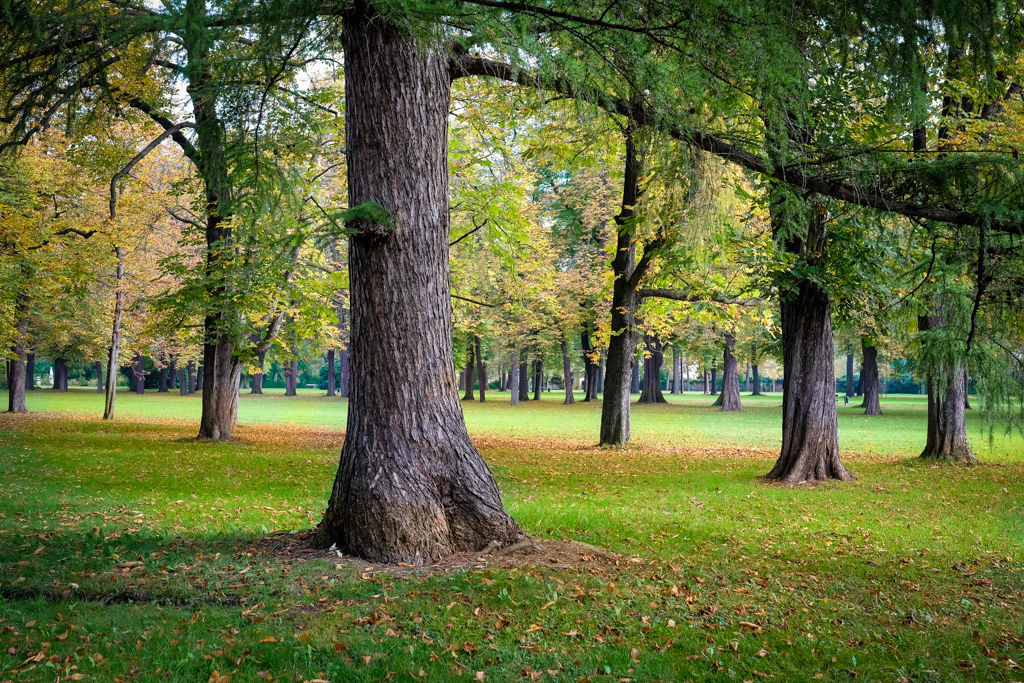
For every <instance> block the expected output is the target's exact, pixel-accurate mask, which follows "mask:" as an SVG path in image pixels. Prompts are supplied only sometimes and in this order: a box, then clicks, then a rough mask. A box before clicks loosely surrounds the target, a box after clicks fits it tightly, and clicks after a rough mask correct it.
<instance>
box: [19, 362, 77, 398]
mask: <svg viewBox="0 0 1024 683" xmlns="http://www.w3.org/2000/svg"><path fill="white" fill-rule="evenodd" d="M22 372H24V370H22ZM24 381H25V380H24V377H22V382H24ZM53 389H54V391H67V390H68V363H67V361H66V360H64V359H63V358H55V359H54V360H53Z"/></svg>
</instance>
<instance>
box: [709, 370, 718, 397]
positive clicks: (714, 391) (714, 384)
mask: <svg viewBox="0 0 1024 683" xmlns="http://www.w3.org/2000/svg"><path fill="white" fill-rule="evenodd" d="M709 384H710V386H709V387H708V391H709V392H710V393H711V395H712V396H717V395H718V365H717V364H716V363H712V364H711V381H710V383H709Z"/></svg>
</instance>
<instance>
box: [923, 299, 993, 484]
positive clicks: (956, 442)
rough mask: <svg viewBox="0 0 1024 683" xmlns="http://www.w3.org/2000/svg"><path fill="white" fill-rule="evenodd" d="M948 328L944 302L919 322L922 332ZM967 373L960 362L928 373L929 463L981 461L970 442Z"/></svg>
mask: <svg viewBox="0 0 1024 683" xmlns="http://www.w3.org/2000/svg"><path fill="white" fill-rule="evenodd" d="M946 324H947V318H946V315H945V313H944V311H943V303H942V302H941V301H939V302H937V303H936V304H935V307H934V311H933V312H932V314H931V315H929V316H920V317H919V318H918V329H919V330H920V331H921V332H930V331H933V330H941V329H942V328H943V327H945V326H946ZM925 343H927V341H926V342H925ZM963 372H964V369H963V361H962V360H960V359H956V360H955V361H943V362H942V363H941V364H940V365H939V366H938V367H936V368H932V369H931V371H930V372H928V436H927V441H926V442H925V447H924V450H923V451H921V457H922V458H924V459H925V460H940V461H946V462H959V463H965V464H973V463H975V462H977V460H978V459H977V458H976V457H975V456H974V452H973V451H972V450H971V445H970V443H969V442H968V440H967V420H966V415H965V412H964V382H963Z"/></svg>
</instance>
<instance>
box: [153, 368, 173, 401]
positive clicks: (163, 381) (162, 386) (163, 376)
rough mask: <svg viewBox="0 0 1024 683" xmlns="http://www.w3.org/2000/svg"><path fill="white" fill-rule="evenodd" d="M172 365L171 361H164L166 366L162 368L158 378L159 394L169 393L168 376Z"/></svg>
mask: <svg viewBox="0 0 1024 683" xmlns="http://www.w3.org/2000/svg"><path fill="white" fill-rule="evenodd" d="M170 372H171V366H170V363H164V366H163V367H162V368H160V372H159V377H158V379H157V387H156V391H157V393H158V394H166V393H167V377H168V375H170Z"/></svg>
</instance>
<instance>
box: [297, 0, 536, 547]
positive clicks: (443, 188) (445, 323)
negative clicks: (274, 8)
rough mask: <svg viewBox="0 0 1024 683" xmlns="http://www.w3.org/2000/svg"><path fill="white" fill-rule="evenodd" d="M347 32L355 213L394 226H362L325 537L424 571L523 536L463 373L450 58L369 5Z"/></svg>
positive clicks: (365, 221)
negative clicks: (471, 413)
mask: <svg viewBox="0 0 1024 683" xmlns="http://www.w3.org/2000/svg"><path fill="white" fill-rule="evenodd" d="M343 25H344V28H343V33H342V37H343V44H344V54H345V90H346V97H345V129H346V138H347V139H346V142H347V150H348V152H347V161H348V181H349V182H348V188H349V206H350V207H360V206H366V203H367V202H371V201H372V202H375V203H376V204H377V205H379V206H380V207H383V208H384V209H385V210H386V211H388V212H389V213H390V214H391V217H392V220H391V221H385V220H383V219H382V218H380V217H378V216H375V215H374V214H375V213H376V212H367V213H368V214H369V215H368V216H367V217H365V218H362V219H360V220H358V221H352V222H350V226H349V227H351V228H353V229H354V230H355V232H356V234H355V235H353V237H352V238H351V241H350V246H349V278H350V282H351V311H352V346H351V351H352V396H351V399H350V403H349V411H348V425H347V428H346V433H345V445H344V447H343V449H342V452H341V458H340V464H339V467H338V474H337V477H336V478H335V481H334V487H333V489H332V492H331V498H330V501H329V503H328V505H327V510H326V512H325V513H324V518H323V520H322V521H321V522H320V526H319V529H318V532H317V543H318V545H320V546H329V545H331V544H336V545H337V548H338V549H339V550H341V551H342V552H345V553H349V554H352V555H358V556H360V557H364V558H367V559H369V560H372V561H375V562H408V563H413V564H422V563H424V562H428V561H431V560H433V559H437V558H440V557H444V556H446V555H450V554H452V553H455V552H460V551H474V550H480V549H482V548H484V547H485V546H489V545H491V544H492V543H493V544H496V545H499V546H504V545H509V544H512V543H515V542H516V541H518V540H520V539H522V538H524V534H523V531H522V530H521V529H520V528H519V525H518V524H516V522H515V521H514V520H513V519H512V517H511V516H510V515H509V514H508V513H507V512H506V511H505V509H504V507H503V505H502V502H501V495H500V494H499V492H498V486H497V484H496V483H495V480H494V477H493V475H492V474H491V471H490V470H489V469H488V468H487V465H486V464H485V463H484V460H483V458H482V457H481V456H480V454H479V453H478V452H477V450H476V448H474V447H473V444H472V443H471V442H470V439H469V434H468V433H467V431H466V424H465V421H464V420H463V418H462V409H461V407H460V405H459V397H458V393H457V391H456V388H455V381H454V375H453V373H452V370H451V369H452V367H453V366H454V364H455V363H454V359H453V351H452V341H451V329H452V313H451V300H450V297H449V295H450V290H449V274H448V168H447V159H446V155H447V121H448V108H449V93H450V76H449V73H448V65H447V59H446V57H445V56H444V54H442V53H441V52H439V51H436V50H434V49H431V48H430V47H427V46H425V45H424V44H423V39H422V38H413V37H412V36H409V35H407V34H405V33H404V32H403V31H402V30H401V29H399V28H397V27H396V26H394V25H392V24H390V23H389V22H388V21H387V20H386V19H384V18H383V17H380V16H378V15H376V14H375V13H374V11H373V10H372V9H371V8H369V7H368V6H366V5H365V4H363V3H361V2H356V3H354V4H353V5H348V6H347V8H346V10H345V12H344V24H343ZM381 311H387V312H388V314H387V315H382V314H381ZM410 364H412V365H413V367H415V368H416V372H413V373H409V372H408V370H407V368H408V367H409V365H410ZM492 547H493V546H492Z"/></svg>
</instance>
